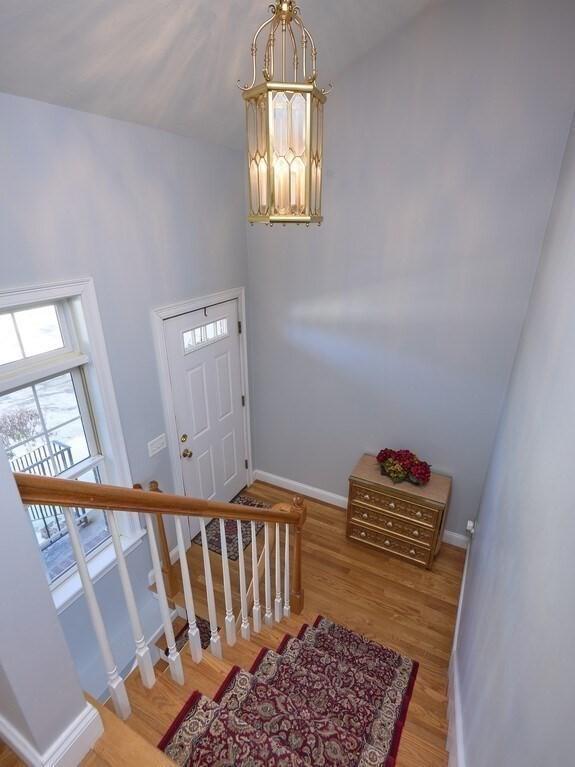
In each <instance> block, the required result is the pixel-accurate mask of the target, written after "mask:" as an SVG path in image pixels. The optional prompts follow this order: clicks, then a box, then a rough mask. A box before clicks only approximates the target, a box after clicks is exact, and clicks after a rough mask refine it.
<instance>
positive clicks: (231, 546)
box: [193, 493, 271, 562]
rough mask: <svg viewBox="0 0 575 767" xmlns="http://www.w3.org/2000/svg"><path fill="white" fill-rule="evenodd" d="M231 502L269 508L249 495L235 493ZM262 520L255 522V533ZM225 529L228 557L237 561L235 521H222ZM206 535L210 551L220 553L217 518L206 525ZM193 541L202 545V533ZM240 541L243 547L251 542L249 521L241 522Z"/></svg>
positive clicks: (238, 552)
mask: <svg viewBox="0 0 575 767" xmlns="http://www.w3.org/2000/svg"><path fill="white" fill-rule="evenodd" d="M232 503H239V504H240V505H241V506H252V507H253V508H254V509H270V508H271V506H270V504H269V503H264V501H257V500H256V499H255V498H251V497H250V496H249V495H242V494H241V493H240V495H236V497H235V498H234V500H233V501H232ZM263 526H264V523H263V522H257V523H256V535H257V534H258V533H259V532H260V530H261V529H262V528H263ZM224 527H225V530H226V544H227V549H228V559H229V560H231V561H232V562H237V561H238V558H239V556H240V551H239V547H238V528H237V523H236V522H234V520H233V519H226V520H225V522H224ZM206 536H207V539H208V548H209V550H210V551H214V552H215V553H216V554H220V555H221V553H222V544H221V538H220V522H219V520H218V519H212V521H211V522H210V523H209V524H208V525H206ZM193 542H194V543H195V544H197V545H198V546H201V545H202V535H201V533H198V534H197V535H196V537H195V538H194V540H193ZM242 542H243V545H244V549H247V547H248V546H249V545H250V543H251V542H252V527H251V524H250V523H249V522H242Z"/></svg>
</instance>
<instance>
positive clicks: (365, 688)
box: [158, 616, 418, 767]
mask: <svg viewBox="0 0 575 767" xmlns="http://www.w3.org/2000/svg"><path fill="white" fill-rule="evenodd" d="M417 669H418V664H417V662H415V661H413V660H411V659H410V658H407V657H405V656H403V655H400V654H399V653H396V652H394V651H392V650H388V649H386V648H384V647H382V646H381V645H379V644H377V643H376V642H373V641H371V640H369V639H367V638H366V637H363V636H361V635H360V634H356V633H355V632H353V631H350V630H349V629H346V628H345V627H343V626H339V625H338V624H336V623H334V622H333V621H331V620H329V619H326V618H322V617H321V616H320V617H318V619H317V620H316V622H315V624H314V626H313V627H310V626H304V627H302V631H301V632H300V634H299V635H298V637H297V638H294V637H290V636H289V635H286V637H284V640H283V641H282V642H281V644H280V646H279V647H278V649H277V651H276V652H273V651H271V650H267V649H262V651H261V652H260V654H259V656H258V657H257V659H256V661H255V662H254V664H253V666H252V668H251V671H250V672H248V671H242V670H241V669H240V668H238V667H237V666H234V668H233V669H232V671H231V672H230V674H229V675H228V677H227V679H226V680H225V681H224V683H223V684H222V686H221V687H220V689H219V690H218V692H217V693H216V695H215V696H214V700H210V699H209V698H207V697H205V696H203V695H200V693H197V692H196V693H194V695H192V697H191V698H190V699H189V700H188V702H187V703H186V705H185V706H184V708H183V709H182V711H181V712H180V714H179V715H178V717H177V718H176V719H175V721H174V722H173V724H172V725H171V727H170V728H169V730H168V732H167V733H166V734H165V736H164V737H163V739H162V741H161V742H160V744H159V746H158V748H160V749H162V750H163V751H164V752H165V753H166V755H167V756H168V757H169V758H170V759H172V761H174V762H175V763H176V764H177V765H180V767H188V765H192V764H197V765H200V764H201V765H203V767H223V766H224V765H234V767H300V766H301V767H303V765H309V766H310V767H394V765H395V761H396V758H397V752H398V749H399V741H400V737H401V732H402V730H403V726H404V724H405V720H406V717H407V710H408V706H409V701H410V699H411V695H412V692H413V687H414V684H415V679H416V676H417Z"/></svg>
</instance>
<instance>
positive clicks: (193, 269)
mask: <svg viewBox="0 0 575 767" xmlns="http://www.w3.org/2000/svg"><path fill="white" fill-rule="evenodd" d="M241 171H242V163H241V158H240V155H239V153H237V152H233V151H229V150H226V149H222V148H221V147H212V146H210V145H206V144H202V143H199V142H195V141H193V140H191V139H184V138H180V137H177V136H174V135H172V134H168V133H164V132H161V131H157V130H152V129H148V128H142V127H139V126H136V125H132V124H129V123H122V122H118V121H115V120H110V119H106V118H103V117H97V116H94V115H88V114H83V113H81V112H75V111H72V110H68V109H62V108H59V107H54V106H49V105H46V104H42V103H39V102H35V101H30V100H27V99H21V98H16V97H13V96H8V95H4V94H0V175H1V177H2V184H1V185H0V286H1V287H2V288H9V287H19V286H22V285H28V284H39V283H43V282H48V281H53V280H60V279H66V280H69V279H73V278H75V277H82V276H86V275H91V276H92V277H93V278H94V280H95V286H96V292H97V296H98V302H99V306H100V312H101V315H102V322H103V326H104V334H105V338H106V342H107V346H108V354H109V358H110V364H111V368H112V376H113V380H114V386H115V390H116V395H117V399H118V405H119V410H120V415H121V420H122V426H123V430H124V436H125V439H126V445H127V450H128V457H129V461H130V466H131V471H132V477H133V480H134V481H135V482H136V481H139V482H147V481H148V480H150V479H158V480H159V481H160V484H161V487H162V488H164V489H166V490H171V489H172V478H171V473H170V467H169V460H168V453H167V451H164V452H162V453H160V454H159V455H158V456H156V457H155V458H153V459H149V458H148V453H147V442H148V441H149V440H150V439H152V438H153V437H155V436H157V435H158V434H160V433H161V432H163V431H164V429H165V426H164V419H163V414H162V406H161V401H160V390H159V383H158V374H157V366H156V359H155V354H154V349H153V344H152V334H151V321H150V311H151V309H152V308H153V307H156V306H160V305H162V304H166V303H171V302H174V301H178V300H182V299H186V298H190V297H192V296H199V295H203V294H205V293H210V292H213V291H216V290H222V289H225V288H230V287H236V286H238V285H243V284H245V282H246V232H245V224H244V211H243V210H242V207H241V205H238V198H239V199H243V192H244V179H243V176H242V174H241ZM130 568H131V571H132V575H133V581H134V585H135V586H136V587H137V590H138V595H137V596H138V601H139V603H140V609H141V611H142V615H143V618H144V623H145V627H146V631H147V632H148V633H149V632H151V631H152V630H153V629H155V628H157V627H158V626H159V617H158V614H157V610H156V605H155V603H154V600H153V599H152V597H151V596H150V594H149V592H148V591H147V589H146V585H145V584H146V582H147V580H146V579H147V573H148V571H149V570H150V569H151V564H150V560H149V555H148V553H147V544H146V542H144V545H143V546H140V547H139V548H138V549H137V550H136V551H135V552H134V553H133V554H132V555H131V556H130ZM97 589H98V594H99V596H100V597H101V599H100V601H101V604H102V606H103V607H104V610H105V613H106V617H107V619H108V627H109V629H110V633H111V636H112V640H113V643H114V647H115V649H116V653H117V655H116V658H117V662H118V664H119V666H120V667H123V666H124V665H125V664H126V663H128V662H129V660H130V658H131V657H132V650H131V648H132V643H131V641H129V627H128V625H127V623H126V620H125V610H124V605H123V601H122V597H121V596H120V594H121V591H120V584H119V580H118V577H117V574H116V572H112V573H110V574H109V575H107V576H106V577H104V578H103V579H102V580H100V581H99V582H98V586H97ZM62 623H63V626H64V628H65V632H66V636H67V638H68V641H69V643H70V646H71V648H72V651H73V654H74V657H75V659H76V663H77V666H78V669H79V671H80V675H81V678H82V683H83V684H84V686H85V687H86V689H88V690H89V691H90V692H93V693H95V694H97V695H98V694H100V693H101V692H102V691H103V689H104V675H103V669H102V668H101V662H100V659H99V655H98V653H97V650H96V647H95V642H94V639H93V632H92V630H91V628H90V624H89V619H88V616H87V612H86V607H85V604H84V602H83V600H81V601H78V602H76V603H75V604H74V605H73V606H72V607H70V608H69V609H68V610H67V611H66V613H65V615H63V616H62Z"/></svg>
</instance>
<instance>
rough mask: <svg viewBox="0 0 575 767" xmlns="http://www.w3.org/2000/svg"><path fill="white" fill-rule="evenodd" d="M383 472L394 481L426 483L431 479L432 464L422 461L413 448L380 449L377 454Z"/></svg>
mask: <svg viewBox="0 0 575 767" xmlns="http://www.w3.org/2000/svg"><path fill="white" fill-rule="evenodd" d="M377 461H378V463H379V466H380V469H381V473H382V474H387V476H388V477H389V478H390V479H391V480H392V481H393V482H404V481H405V480H408V481H409V482H411V483H412V484H413V485H426V484H427V483H428V482H429V480H430V479H431V466H430V465H429V464H428V463H427V462H426V461H420V460H419V458H418V457H417V456H416V455H415V453H412V452H411V450H390V449H389V448H385V450H380V451H379V453H378V456H377Z"/></svg>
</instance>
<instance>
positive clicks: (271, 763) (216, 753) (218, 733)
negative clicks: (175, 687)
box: [167, 695, 306, 767]
mask: <svg viewBox="0 0 575 767" xmlns="http://www.w3.org/2000/svg"><path fill="white" fill-rule="evenodd" d="M188 717H193V719H194V727H193V728H188V729H193V732H194V737H193V741H192V740H190V741H189V742H188V743H182V740H181V739H176V740H175V741H173V742H170V743H169V745H168V746H167V752H168V753H171V754H173V756H174V759H175V760H177V762H178V763H179V764H188V763H191V762H193V763H194V764H203V763H210V764H211V763H218V764H220V763H221V764H224V763H225V764H230V760H233V764H234V767H244V766H245V767H304V765H305V764H306V762H304V761H303V760H302V759H300V758H299V757H298V756H297V755H296V754H294V753H293V752H292V751H291V750H290V749H289V748H287V747H286V746H285V745H283V744H282V743H280V742H279V741H278V740H276V738H274V737H270V736H269V735H267V734H266V733H265V732H263V731H261V730H257V729H255V728H253V727H250V726H249V725H247V724H246V723H245V722H243V721H242V720H241V719H240V718H239V717H237V716H236V714H235V713H234V712H233V711H229V710H227V709H226V708H222V707H220V706H219V705H218V704H216V703H214V702H213V701H211V700H209V698H206V697H205V696H203V695H198V696H197V698H196V699H195V701H194V703H193V705H192V707H191V710H190V711H189V712H188Z"/></svg>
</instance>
